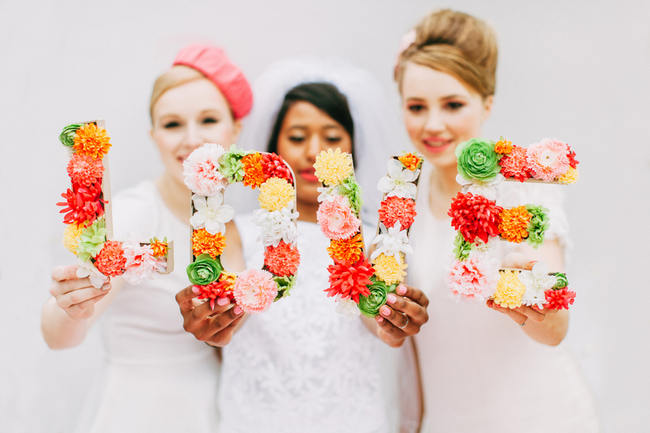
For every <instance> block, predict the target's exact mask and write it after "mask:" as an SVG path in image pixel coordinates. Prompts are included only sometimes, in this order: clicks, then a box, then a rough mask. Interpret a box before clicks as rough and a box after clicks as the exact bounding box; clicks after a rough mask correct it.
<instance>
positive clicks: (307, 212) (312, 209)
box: [296, 200, 318, 223]
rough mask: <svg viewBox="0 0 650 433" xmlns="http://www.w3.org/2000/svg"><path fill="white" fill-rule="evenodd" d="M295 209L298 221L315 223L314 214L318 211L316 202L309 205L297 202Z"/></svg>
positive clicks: (308, 203)
mask: <svg viewBox="0 0 650 433" xmlns="http://www.w3.org/2000/svg"><path fill="white" fill-rule="evenodd" d="M296 207H297V208H298V213H299V214H300V215H299V216H298V220H300V221H307V222H311V223H315V222H317V221H318V220H317V218H316V213H317V211H318V202H316V203H311V202H305V201H301V200H297V202H296Z"/></svg>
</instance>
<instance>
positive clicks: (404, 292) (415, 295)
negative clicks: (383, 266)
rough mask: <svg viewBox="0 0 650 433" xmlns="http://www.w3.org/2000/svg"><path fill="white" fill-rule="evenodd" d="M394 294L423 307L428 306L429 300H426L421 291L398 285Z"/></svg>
mask: <svg viewBox="0 0 650 433" xmlns="http://www.w3.org/2000/svg"><path fill="white" fill-rule="evenodd" d="M396 292H397V294H398V295H401V296H405V297H407V298H409V299H411V300H412V301H413V302H415V303H416V304H420V305H422V306H423V307H426V306H428V305H429V298H427V295H425V294H424V292H423V291H422V290H420V289H416V288H415V287H411V286H407V285H406V284H400V285H399V286H397V289H396Z"/></svg>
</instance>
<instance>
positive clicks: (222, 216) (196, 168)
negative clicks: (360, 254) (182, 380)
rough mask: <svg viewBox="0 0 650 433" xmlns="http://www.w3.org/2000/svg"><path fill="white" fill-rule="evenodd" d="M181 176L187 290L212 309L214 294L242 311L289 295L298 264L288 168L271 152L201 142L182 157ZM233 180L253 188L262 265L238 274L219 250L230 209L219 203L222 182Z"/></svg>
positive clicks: (254, 309)
mask: <svg viewBox="0 0 650 433" xmlns="http://www.w3.org/2000/svg"><path fill="white" fill-rule="evenodd" d="M183 178H184V181H185V184H186V185H187V187H188V188H190V190H191V191H192V193H193V195H192V216H191V218H190V225H191V226H192V238H191V247H192V263H190V265H189V266H188V267H187V276H188V278H189V280H190V282H191V283H192V284H193V287H192V291H193V292H194V293H195V294H196V295H198V296H197V297H198V298H199V299H202V300H206V301H207V302H210V306H211V307H212V308H213V309H214V304H215V301H216V300H217V298H220V297H226V298H229V299H230V300H234V301H235V302H236V304H237V305H239V306H240V307H241V308H242V310H244V311H245V312H248V313H253V312H260V311H264V310H266V309H267V308H268V307H269V306H270V305H271V304H272V303H273V302H274V301H277V300H279V299H280V298H282V297H284V296H287V295H289V292H290V290H291V288H292V287H293V285H294V283H295V279H296V272H297V271H298V266H299V264H300V253H299V252H298V248H297V245H296V239H297V227H296V220H297V219H298V212H297V211H296V190H295V187H294V184H295V181H294V175H293V172H292V171H291V168H290V167H289V166H288V165H287V164H286V162H284V161H283V160H282V158H280V157H279V156H278V155H276V154H274V153H262V152H247V151H244V150H241V149H238V148H237V147H236V146H232V147H231V148H230V150H228V151H226V150H225V149H224V148H223V147H222V146H220V145H218V144H213V143H206V144H204V145H203V146H201V147H199V148H198V149H196V150H194V152H192V153H191V154H190V156H189V157H188V158H187V159H186V160H185V161H184V162H183ZM236 182H242V183H243V184H244V185H246V186H249V187H251V188H253V189H256V188H259V191H260V194H259V196H258V202H259V204H260V207H261V209H258V210H257V211H256V213H255V222H256V224H257V225H259V226H260V227H261V230H262V243H263V245H264V267H263V269H261V270H258V269H249V270H246V271H244V272H241V273H239V274H233V273H230V272H226V271H225V270H224V269H223V266H222V264H221V254H222V253H223V250H224V248H225V247H226V238H225V236H224V234H225V232H226V223H227V222H228V221H230V220H231V219H232V218H233V216H234V214H235V211H234V209H233V208H232V207H231V206H229V205H227V204H224V203H223V198H224V191H225V188H226V187H227V186H228V185H229V184H231V183H236Z"/></svg>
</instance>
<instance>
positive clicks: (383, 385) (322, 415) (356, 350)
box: [219, 215, 399, 433]
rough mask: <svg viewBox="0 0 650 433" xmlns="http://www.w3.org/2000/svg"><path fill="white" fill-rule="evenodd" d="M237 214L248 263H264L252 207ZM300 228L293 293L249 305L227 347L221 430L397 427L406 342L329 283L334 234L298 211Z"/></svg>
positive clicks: (326, 432) (281, 432)
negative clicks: (372, 323)
mask: <svg viewBox="0 0 650 433" xmlns="http://www.w3.org/2000/svg"><path fill="white" fill-rule="evenodd" d="M235 222H236V224H237V227H238V229H239V232H240V235H241V238H242V245H243V252H244V257H245V259H246V265H247V267H248V268H258V269H259V268H261V265H262V261H263V258H262V257H263V247H262V244H261V243H260V242H259V241H258V234H259V230H258V228H257V226H255V225H254V223H253V222H252V216H251V215H243V216H241V217H236V218H235ZM364 231H365V233H366V234H370V233H373V232H374V231H373V230H372V229H365V230H364ZM298 233H299V235H298V248H299V250H300V255H301V264H300V268H299V269H298V276H297V282H296V285H295V287H294V288H293V290H292V292H291V295H290V296H289V297H287V298H284V299H281V300H280V301H278V302H276V303H274V304H273V305H272V306H271V308H270V309H269V310H267V311H265V312H263V313H259V314H252V315H250V316H249V317H248V318H247V321H246V322H245V323H244V325H243V326H242V327H241V328H240V329H239V331H238V332H237V333H236V334H235V335H234V337H233V339H232V341H231V342H230V344H229V345H228V346H226V347H225V348H224V349H223V364H222V376H221V381H220V390H219V408H220V429H219V431H220V432H223V433H235V432H246V433H255V432H267V433H306V432H309V433H318V432H323V433H338V432H351V433H352V432H354V433H365V432H367V433H370V432H373V433H380V432H396V431H397V429H398V427H397V424H398V408H397V406H396V405H397V397H396V392H397V377H398V375H397V371H396V363H397V357H398V354H399V351H398V350H395V349H392V348H390V347H388V346H387V345H385V344H384V343H383V342H381V341H380V340H379V339H378V338H376V337H375V336H374V335H372V334H371V333H370V332H369V331H368V330H367V328H366V327H365V325H364V324H363V323H362V321H361V319H360V318H359V317H349V316H345V315H342V314H340V313H338V312H337V311H336V307H337V305H336V303H335V301H334V300H333V299H332V298H328V297H327V295H326V294H325V292H323V289H324V288H326V287H327V285H328V273H327V266H328V265H329V264H330V263H331V259H330V258H329V257H328V255H327V251H326V248H327V246H328V244H329V242H328V240H327V238H326V237H325V236H324V235H323V234H322V233H321V231H320V228H319V226H318V225H317V224H313V223H309V222H303V221H298Z"/></svg>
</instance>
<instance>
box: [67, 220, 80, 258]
mask: <svg viewBox="0 0 650 433" xmlns="http://www.w3.org/2000/svg"><path fill="white" fill-rule="evenodd" d="M84 229H85V228H84V227H83V225H78V224H75V223H72V224H67V225H66V226H65V231H64V232H63V246H64V247H66V248H67V249H68V251H70V252H71V253H72V254H77V247H78V246H79V238H80V237H81V233H83V231H84Z"/></svg>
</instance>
